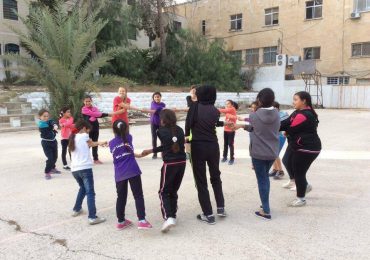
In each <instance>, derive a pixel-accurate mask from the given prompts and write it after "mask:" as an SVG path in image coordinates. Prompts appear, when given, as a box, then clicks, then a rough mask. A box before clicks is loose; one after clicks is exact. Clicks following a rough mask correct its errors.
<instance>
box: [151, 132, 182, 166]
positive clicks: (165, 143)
mask: <svg viewBox="0 0 370 260" xmlns="http://www.w3.org/2000/svg"><path fill="white" fill-rule="evenodd" d="M157 136H158V138H159V140H161V143H162V144H161V146H159V147H157V148H155V149H153V153H158V152H162V157H163V161H164V162H179V161H186V153H185V145H184V143H185V135H184V131H183V130H182V128H181V127H179V126H176V127H175V129H174V130H172V129H171V128H168V127H160V128H159V129H158V131H157ZM174 138H176V139H177V140H174ZM174 141H176V143H178V145H179V148H180V150H179V151H178V152H177V153H175V152H173V151H172V145H173V144H174Z"/></svg>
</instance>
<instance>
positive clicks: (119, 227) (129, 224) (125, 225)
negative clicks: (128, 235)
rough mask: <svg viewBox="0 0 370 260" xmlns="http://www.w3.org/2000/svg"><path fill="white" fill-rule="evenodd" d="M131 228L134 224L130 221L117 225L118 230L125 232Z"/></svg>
mask: <svg viewBox="0 0 370 260" xmlns="http://www.w3.org/2000/svg"><path fill="white" fill-rule="evenodd" d="M129 226H132V222H131V221H130V220H128V219H126V220H125V221H124V222H122V223H120V222H118V223H117V230H123V229H125V228H127V227H129Z"/></svg>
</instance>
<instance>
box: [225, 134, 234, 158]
mask: <svg viewBox="0 0 370 260" xmlns="http://www.w3.org/2000/svg"><path fill="white" fill-rule="evenodd" d="M234 139H235V132H227V131H224V154H223V157H224V158H227V152H228V149H229V148H230V160H234Z"/></svg>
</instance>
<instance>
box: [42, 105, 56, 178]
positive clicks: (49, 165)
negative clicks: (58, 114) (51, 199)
mask: <svg viewBox="0 0 370 260" xmlns="http://www.w3.org/2000/svg"><path fill="white" fill-rule="evenodd" d="M39 119H40V121H39V123H38V125H39V130H40V137H41V146H42V149H43V150H44V153H45V156H46V158H47V160H46V166H45V179H46V180H50V179H51V175H50V174H52V173H54V174H60V173H61V172H60V171H59V170H58V169H57V168H56V167H55V164H56V162H57V159H58V143H57V140H56V139H55V136H56V134H57V130H58V125H57V124H56V123H55V122H54V121H53V120H50V119H49V111H48V110H46V109H41V110H40V111H39Z"/></svg>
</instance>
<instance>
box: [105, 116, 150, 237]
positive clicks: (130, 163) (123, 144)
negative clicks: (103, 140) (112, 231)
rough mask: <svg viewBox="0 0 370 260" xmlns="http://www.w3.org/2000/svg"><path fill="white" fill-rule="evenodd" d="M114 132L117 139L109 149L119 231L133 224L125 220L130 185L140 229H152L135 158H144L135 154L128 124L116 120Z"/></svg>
mask: <svg viewBox="0 0 370 260" xmlns="http://www.w3.org/2000/svg"><path fill="white" fill-rule="evenodd" d="M113 132H114V134H115V138H113V139H112V140H111V141H110V142H109V148H110V152H111V153H112V156H113V164H114V176H115V181H116V189H117V202H116V213H117V218H118V223H117V229H118V230H122V229H124V228H126V227H129V226H131V225H132V222H131V221H130V220H128V219H126V218H125V207H126V202H127V188H128V183H130V186H131V190H132V193H133V196H134V199H135V205H136V211H137V217H138V219H139V222H138V229H149V228H152V225H151V224H150V223H149V222H148V221H147V220H146V219H145V204H144V195H143V188H142V183H141V177H140V175H141V170H140V168H139V165H138V164H137V162H136V159H135V157H137V158H140V157H142V156H141V155H139V154H135V153H134V147H133V145H132V136H131V135H130V134H129V129H128V125H127V124H126V122H124V121H123V120H120V119H119V120H116V121H115V122H114V124H113Z"/></svg>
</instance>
